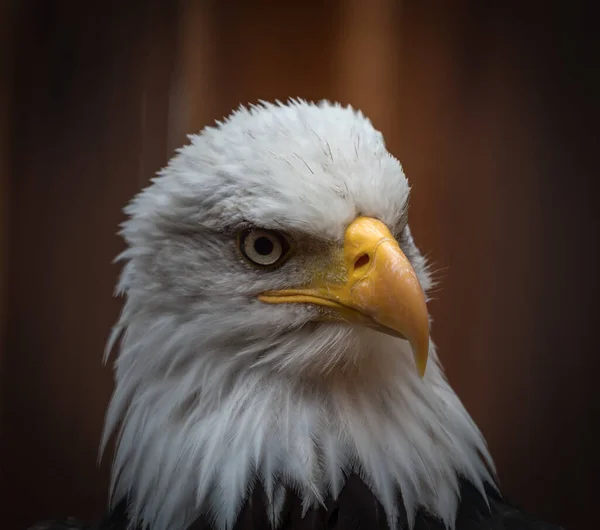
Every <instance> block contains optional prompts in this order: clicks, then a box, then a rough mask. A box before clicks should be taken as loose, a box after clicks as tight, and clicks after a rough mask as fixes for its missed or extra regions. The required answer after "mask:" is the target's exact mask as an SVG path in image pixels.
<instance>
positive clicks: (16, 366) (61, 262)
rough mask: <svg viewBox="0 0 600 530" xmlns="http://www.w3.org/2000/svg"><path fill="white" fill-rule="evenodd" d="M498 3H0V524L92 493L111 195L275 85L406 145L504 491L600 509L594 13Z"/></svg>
mask: <svg viewBox="0 0 600 530" xmlns="http://www.w3.org/2000/svg"><path fill="white" fill-rule="evenodd" d="M496 4H497V5H495V6H494V5H493V3H492V2H480V1H467V0H458V1H453V2H433V1H429V0H425V1H424V0H421V1H419V0H402V1H398V0H397V1H394V0H369V1H367V0H346V1H341V0H338V1H329V2H317V1H315V0H294V1H283V0H280V1H279V2H275V1H262V0H254V1H252V2H250V1H246V2H243V1H241V0H240V1H236V0H229V1H221V2H218V1H210V0H170V1H169V0H165V1H160V0H148V1H145V2H142V1H130V2H124V1H121V2H117V1H112V0H105V1H103V2H79V3H76V2H73V1H66V0H65V1H57V0H46V1H41V0H40V1H32V0H12V1H10V0H3V1H2V4H0V5H1V7H0V10H1V11H0V55H1V57H0V75H1V86H0V105H1V106H0V176H1V180H0V201H1V202H0V212H1V215H2V218H1V222H0V275H1V276H0V278H1V283H0V312H1V314H0V341H1V342H0V344H1V347H2V349H1V350H0V521H1V523H0V525H1V526H2V528H7V529H8V528H11V529H18V528H26V527H27V525H29V524H31V523H32V522H34V521H36V520H39V519H44V518H55V517H63V516H68V515H74V516H77V517H81V518H84V519H88V520H93V519H94V518H97V517H99V516H100V515H101V514H102V513H103V512H104V510H105V507H106V500H107V482H108V472H109V463H110V462H109V460H110V459H108V458H107V459H105V461H104V462H103V463H102V465H101V466H100V467H99V468H98V466H97V464H96V462H97V450H98V442H99V438H100V432H101V428H102V422H103V415H104V410H105V407H106V405H107V402H108V399H109V396H110V393H111V389H112V372H111V369H110V367H103V366H102V364H101V357H102V351H103V347H104V342H105V340H106V338H107V335H108V331H109V328H110V326H111V325H112V324H113V323H114V321H115V320H116V318H117V314H118V311H119V308H120V304H121V301H120V300H118V299H115V298H113V296H112V293H113V286H114V284H115V281H116V277H117V274H118V272H119V268H118V267H117V266H115V265H112V264H111V260H112V259H113V257H114V256H115V255H116V254H117V253H118V252H119V250H120V249H121V248H122V242H121V241H120V239H119V238H118V237H117V236H116V235H115V232H116V230H117V225H118V223H119V222H120V221H121V220H122V219H123V214H122V207H123V206H124V205H125V204H126V202H127V201H128V200H129V199H130V198H131V196H132V195H133V194H134V193H135V192H137V191H138V190H139V189H140V188H141V187H143V186H144V185H145V184H146V183H147V182H148V180H149V179H150V178H151V177H152V175H153V174H154V173H155V172H156V171H157V170H158V169H159V168H160V167H161V166H163V165H164V164H165V163H166V161H167V160H168V158H169V157H170V156H171V155H172V153H173V150H174V149H175V148H176V147H177V146H179V145H181V144H183V143H185V142H186V136H185V135H186V134H187V133H192V132H197V131H198V130H200V129H201V128H202V127H203V126H205V125H208V124H212V123H213V121H214V120H215V119H219V118H221V117H223V116H224V115H226V114H227V113H229V111H230V110H231V109H232V108H234V107H236V106H237V105H238V104H239V103H248V102H256V101H257V100H258V99H268V100H272V99H275V98H279V99H286V98H287V97H289V96H299V97H303V98H307V99H315V100H318V99H321V98H328V99H333V100H339V101H341V102H343V103H351V104H352V105H353V106H356V107H359V108H361V109H362V110H363V111H364V112H365V113H366V114H368V115H369V116H370V117H371V118H372V120H373V122H374V124H375V125H376V127H378V128H379V129H381V130H382V131H383V133H384V135H385V137H386V139H387V143H388V147H389V149H390V150H391V151H392V153H394V154H395V155H396V156H397V157H398V158H399V159H400V160H401V161H402V163H403V165H404V168H405V170H406V172H407V175H408V176H409V178H410V179H411V181H412V185H413V197H412V202H411V225H412V229H413V233H414V235H415V238H416V240H417V242H418V244H419V245H420V247H421V248H422V249H423V250H424V251H425V252H426V253H427V254H428V255H429V256H430V257H431V259H432V260H433V261H434V262H435V264H436V266H437V268H438V269H439V271H440V274H439V275H440V277H441V279H442V284H441V286H440V288H439V290H438V291H437V293H436V295H435V296H436V299H435V300H434V301H433V302H432V303H431V305H430V309H431V311H432V313H433V315H434V317H435V322H434V331H433V333H434V339H435V340H436V342H437V343H438V345H439V351H440V355H441V358H442V360H443V362H444V364H445V366H446V368H447V372H448V377H449V379H450V381H451V382H452V384H453V385H454V387H455V388H456V390H457V392H458V394H459V395H460V396H461V398H462V399H463V401H464V402H465V404H466V406H467V408H468V409H469V411H470V412H471V413H472V414H473V416H474V418H475V420H476V422H477V423H478V424H479V426H480V427H481V429H482V431H483V432H484V434H485V436H486V437H487V440H488V442H489V445H490V447H491V451H492V454H493V455H494V457H495V459H496V462H497V465H498V469H499V475H500V480H501V485H502V487H503V489H504V491H505V493H506V494H507V495H509V496H510V497H512V498H513V499H515V500H516V501H517V502H518V503H519V504H521V505H522V506H524V507H526V508H527V509H529V510H530V511H534V512H536V513H537V514H538V515H539V516H540V517H541V518H545V519H549V520H552V521H555V522H559V523H562V524H564V525H566V526H567V527H568V528H569V529H577V528H591V527H594V526H596V525H597V520H598V516H597V510H598V500H599V494H600V491H599V486H598V484H599V482H598V476H599V475H600V457H599V456H598V446H599V442H600V436H599V434H597V428H598V427H600V400H599V399H598V395H597V394H596V390H598V373H599V371H600V360H599V355H598V354H599V353H600V348H599V346H600V344H599V342H600V339H599V337H600V333H599V331H598V325H599V324H600V321H599V318H598V302H597V300H598V295H600V289H599V287H600V281H599V278H598V261H597V259H595V255H596V252H597V247H598V244H599V239H598V235H597V224H598V222H597V219H598V217H597V210H598V208H599V205H598V204H597V201H598V198H599V195H598V194H597V193H596V189H597V188H596V181H597V179H598V175H599V171H598V169H599V164H598V160H597V159H598V151H599V146H598V123H599V122H600V121H599V120H600V115H599V113H598V105H597V101H596V100H597V98H598V95H599V94H600V86H599V85H600V83H599V80H598V77H599V64H598V61H597V58H598V56H599V51H600V49H599V48H600V47H599V45H598V37H597V35H596V34H597V27H596V22H595V20H596V19H595V17H593V16H592V12H591V7H592V6H591V5H590V6H589V8H588V7H586V6H584V4H582V3H578V2H570V3H567V2H564V3H562V5H557V6H556V7H554V6H552V5H551V4H548V3H541V2H540V3H536V2H531V1H530V2H517V1H516V0H505V1H503V2H498V3H496Z"/></svg>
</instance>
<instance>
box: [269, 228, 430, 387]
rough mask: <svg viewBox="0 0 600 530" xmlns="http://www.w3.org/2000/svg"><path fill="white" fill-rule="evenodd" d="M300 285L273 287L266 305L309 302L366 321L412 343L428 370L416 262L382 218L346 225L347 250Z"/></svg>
mask: <svg viewBox="0 0 600 530" xmlns="http://www.w3.org/2000/svg"><path fill="white" fill-rule="evenodd" d="M326 269H327V270H320V271H318V273H317V274H316V275H315V278H314V280H313V281H312V282H311V283H310V284H309V285H307V286H305V287H303V288H300V289H284V290H281V291H268V292H264V293H262V294H260V295H259V299H260V300H261V301H263V302H266V303H271V304H281V303H306V304H315V305H318V306H320V307H321V308H322V309H323V313H322V318H324V319H327V320H341V321H344V322H349V323H354V324H362V325H365V326H368V327H371V328H374V329H377V330H379V331H381V332H383V333H387V334H389V335H394V336H397V337H401V338H403V339H406V340H408V341H409V343H410V345H411V348H412V351H413V355H414V358H415V364H416V367H417V371H418V373H419V375H420V376H421V377H423V375H424V374H425V368H426V367H427V358H428V354H429V315H428V313H427V305H426V303H425V295H424V293H423V290H422V289H421V284H420V283H419V280H418V278H417V275H416V274H415V271H414V269H413V268H412V266H411V264H410V262H409V261H408V259H407V258H406V256H405V255H404V253H403V252H402V250H401V249H400V246H399V245H398V243H397V242H396V240H395V239H394V237H393V236H392V234H391V233H390V231H389V230H388V228H387V227H386V226H385V225H384V224H383V223H382V222H381V221H378V220H376V219H373V218H370V217H359V218H358V219H356V220H355V221H353V222H352V223H351V224H350V226H348V228H347V229H346V233H345V237H344V248H343V254H342V255H341V256H340V257H339V259H334V260H333V263H330V265H329V266H328V267H327V268H326Z"/></svg>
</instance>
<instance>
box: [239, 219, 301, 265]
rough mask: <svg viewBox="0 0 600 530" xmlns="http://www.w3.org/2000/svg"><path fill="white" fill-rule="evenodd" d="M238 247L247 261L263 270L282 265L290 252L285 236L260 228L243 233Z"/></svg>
mask: <svg viewBox="0 0 600 530" xmlns="http://www.w3.org/2000/svg"><path fill="white" fill-rule="evenodd" d="M238 247H239V249H240V252H241V253H242V255H243V256H244V258H246V260H247V261H249V262H250V263H251V264H252V265H256V266H258V267H261V268H265V267H266V268H271V267H276V266H278V265H281V263H282V262H283V261H284V260H285V258H286V257H287V254H288V252H289V250H290V245H289V243H288V240H287V239H286V237H285V236H284V235H283V234H281V233H279V232H276V231H273V230H262V229H259V228H253V229H250V230H245V231H244V232H242V234H240V237H239V238H238Z"/></svg>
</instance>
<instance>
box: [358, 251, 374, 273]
mask: <svg viewBox="0 0 600 530" xmlns="http://www.w3.org/2000/svg"><path fill="white" fill-rule="evenodd" d="M370 260H371V258H369V255H368V254H361V255H360V256H359V257H358V258H357V259H356V261H355V262H354V270H355V271H356V270H359V269H361V268H362V267H366V266H367V265H368V264H369V261H370Z"/></svg>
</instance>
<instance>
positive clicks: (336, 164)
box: [40, 100, 558, 530]
mask: <svg viewBox="0 0 600 530" xmlns="http://www.w3.org/2000/svg"><path fill="white" fill-rule="evenodd" d="M409 190H410V189H409V184H408V181H407V179H406V177H405V175H404V172H403V169H402V166H401V165H400V163H399V162H398V160H397V159H396V158H394V156H392V155H391V154H390V153H389V152H388V151H387V149H386V146H385V143H384V139H383V136H382V134H381V133H380V132H378V131H377V130H376V129H375V128H374V127H373V125H372V124H371V122H370V121H369V120H368V119H367V118H366V117H365V116H364V115H363V114H362V113H361V112H359V111H355V110H354V109H352V108H351V107H343V106H341V105H338V104H331V103H329V102H321V103H318V104H313V103H307V102H305V101H302V100H291V101H289V102H288V103H286V104H281V103H276V104H270V103H261V104H259V105H256V106H251V107H248V108H245V107H240V108H239V109H238V110H237V111H235V112H233V114H232V115H231V116H229V117H228V118H227V119H225V120H224V121H223V122H217V124H216V126H214V127H207V128H205V129H204V130H203V131H202V132H201V133H200V134H198V135H195V136H191V137H190V143H189V145H187V146H185V147H183V148H181V149H179V150H178V151H177V153H176V155H175V156H174V157H173V159H172V160H171V161H170V162H169V164H168V165H167V167H166V168H164V169H163V170H162V171H160V172H159V174H158V175H157V177H156V178H155V179H153V181H152V182H151V184H150V185H149V186H148V187H147V188H146V189H144V190H143V191H141V193H139V194H138V195H137V196H136V197H135V198H134V199H133V201H132V202H131V203H130V204H129V205H128V206H127V207H126V210H125V211H126V214H127V216H128V217H127V220H126V222H124V224H123V225H122V231H121V234H122V236H123V238H124V239H125V241H126V244H127V246H126V250H125V251H124V252H123V253H122V254H121V255H120V257H119V259H120V260H121V261H123V262H124V268H123V272H122V276H121V279H120V282H119V284H118V289H117V290H118V293H119V294H123V295H124V296H125V298H126V301H125V304H124V307H123V310H122V313H121V315H120V319H119V321H118V323H117V324H116V326H115V328H114V330H113V333H112V335H111V337H110V340H109V341H108V346H107V355H108V353H110V351H111V350H112V349H113V347H115V346H116V344H119V353H118V356H117V358H116V361H115V380H116V381H115V389H114V394H113V396H112V400H111V402H110V405H109V408H108V412H107V415H106V423H105V431H104V437H103V440H102V444H101V445H102V449H101V451H102V450H103V448H104V447H105V445H106V442H107V440H108V439H109V438H110V437H111V435H113V434H117V442H116V451H115V457H114V461H113V467H112V483H111V492H112V493H111V509H110V512H109V514H108V516H107V518H106V519H105V520H104V521H102V522H100V523H96V525H94V526H92V527H87V526H85V525H83V524H81V523H79V522H77V521H74V520H70V521H66V522H62V523H59V522H54V523H50V524H46V525H45V526H44V525H41V526H40V527H41V528H54V529H61V528H62V529H64V528H95V529H98V530H101V529H109V528H110V529H114V530H117V529H125V528H131V529H134V528H135V529H146V528H147V529H149V530H185V529H188V528H189V529H206V530H208V529H214V530H226V529H227V530H230V529H235V530H250V529H253V530H256V529H274V530H280V529H281V530H286V529H287V530H295V529H307V530H308V529H337V530H348V529H354V530H376V529H414V530H424V529H430V530H435V529H440V530H441V529H444V528H448V529H453V528H455V529H456V530H467V529H469V530H475V529H498V530H499V529H506V530H508V529H513V530H517V529H531V530H533V529H547V530H551V529H555V530H556V529H557V528H558V527H556V526H552V525H548V524H545V523H542V522H539V521H537V520H536V519H535V518H534V517H532V516H530V515H528V514H526V513H524V512H522V511H521V510H519V509H517V508H515V507H514V506H513V505H512V504H510V503H509V502H508V501H506V500H505V499H504V498H503V496H502V495H501V494H500V493H499V491H498V487H497V482H496V478H495V471H494V465H493V461H492V458H491V457H490V454H489V452H488V449H487V447H486V443H485V441H484V438H483V437H482V435H481V433H480V431H479V430H478V428H477V426H476V425H475V423H474V422H473V420H472V419H471V417H470V416H469V414H468V413H467V411H466V410H465V408H464V406H463V405H462V403H461V401H460V400H459V398H458V397H457V395H456V394H455V392H454V391H453V390H452V388H451V387H450V385H449V383H448V381H447V380H446V378H445V376H444V372H443V370H442V367H441V364H440V362H439V359H438V356H437V354H436V349H435V346H434V344H433V342H432V341H431V339H430V317H429V314H428V311H427V305H426V303H427V293H428V292H429V291H430V289H431V287H432V279H431V275H430V271H429V270H428V266H427V263H426V260H425V259H424V257H423V256H422V254H421V253H420V252H419V250H418V248H417V246H416V245H415V242H414V241H413V237H412V236H411V232H410V229H409V225H408V216H407V213H408V199H409Z"/></svg>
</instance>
